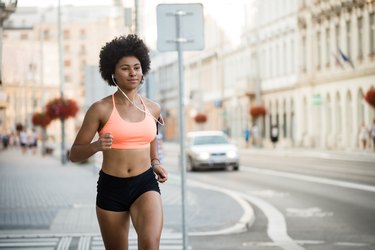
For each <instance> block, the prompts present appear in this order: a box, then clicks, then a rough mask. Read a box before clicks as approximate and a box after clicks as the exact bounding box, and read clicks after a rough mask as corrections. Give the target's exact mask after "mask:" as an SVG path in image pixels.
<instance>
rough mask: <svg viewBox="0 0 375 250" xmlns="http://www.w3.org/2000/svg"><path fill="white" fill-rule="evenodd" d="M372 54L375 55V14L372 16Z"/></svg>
mask: <svg viewBox="0 0 375 250" xmlns="http://www.w3.org/2000/svg"><path fill="white" fill-rule="evenodd" d="M370 54H372V55H373V54H375V13H371V14H370Z"/></svg>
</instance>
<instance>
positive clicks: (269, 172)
mask: <svg viewBox="0 0 375 250" xmlns="http://www.w3.org/2000/svg"><path fill="white" fill-rule="evenodd" d="M241 170H243V171H246V172H251V173H257V174H265V175H272V176H278V177H285V178H290V179H295V180H302V181H308V182H314V183H321V184H327V185H332V186H338V187H345V188H351V189H357V190H362V191H368V192H375V186H370V185H365V184H359V183H353V182H347V181H338V180H332V179H328V178H322V177H315V176H308V175H302V174H294V173H287V172H281V171H276V170H270V169H260V168H253V167H245V166H244V167H242V168H241Z"/></svg>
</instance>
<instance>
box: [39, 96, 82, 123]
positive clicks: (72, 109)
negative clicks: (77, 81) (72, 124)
mask: <svg viewBox="0 0 375 250" xmlns="http://www.w3.org/2000/svg"><path fill="white" fill-rule="evenodd" d="M78 109H79V108H78V105H77V103H76V102H75V101H74V100H71V99H62V98H61V97H59V98H55V99H53V100H51V101H49V102H48V103H47V105H46V110H47V114H48V115H49V117H51V119H61V120H65V119H67V118H69V117H74V116H75V115H76V114H77V112H78Z"/></svg>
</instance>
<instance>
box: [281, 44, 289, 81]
mask: <svg viewBox="0 0 375 250" xmlns="http://www.w3.org/2000/svg"><path fill="white" fill-rule="evenodd" d="M281 53H282V58H281V60H282V63H281V64H282V65H281V66H282V74H284V75H285V74H287V71H286V64H287V63H288V60H287V56H286V55H287V54H286V41H284V42H283V50H282V51H281Z"/></svg>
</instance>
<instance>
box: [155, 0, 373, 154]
mask: <svg viewBox="0 0 375 250" xmlns="http://www.w3.org/2000/svg"><path fill="white" fill-rule="evenodd" d="M243 6H244V10H245V11H246V13H247V18H246V22H245V25H244V29H243V35H242V41H241V44H240V45H236V46H233V45H231V44H230V43H229V42H228V39H227V37H226V34H225V31H223V30H220V29H219V28H218V26H217V25H215V22H214V21H213V20H212V19H211V18H210V17H209V16H206V17H205V42H206V45H205V46H206V48H205V50H204V51H202V52H185V63H184V68H185V84H186V88H185V90H186V92H185V104H186V111H185V115H186V122H187V130H197V129H220V130H225V131H228V133H229V134H230V135H231V137H232V139H234V140H237V141H238V143H239V144H240V143H241V142H243V139H242V138H243V131H244V130H245V128H246V126H250V125H252V124H253V123H254V120H253V119H252V117H251V116H250V115H249V109H250V107H251V106H252V105H255V104H258V103H261V104H263V105H264V106H265V107H266V109H267V114H266V116H265V117H264V118H263V119H262V121H261V123H260V125H261V128H260V129H261V134H262V137H263V145H265V146H267V145H269V144H270V139H269V138H270V130H271V126H272V125H277V126H278V127H279V131H280V136H279V138H280V140H279V146H283V147H292V146H297V147H317V148H329V149H353V148H356V147H358V146H359V144H358V131H359V127H360V125H361V124H362V123H365V124H367V125H370V124H371V121H372V119H373V118H374V117H375V113H374V110H373V109H372V108H371V107H370V106H369V105H367V103H366V102H365V101H364V99H363V95H364V94H365V93H366V91H367V90H368V89H369V88H370V87H371V86H374V85H375V61H374V60H375V58H374V50H375V14H374V9H375V3H374V1H373V0H361V1H350V0H342V1H329V0H326V1H323V0H321V1H319V0H300V1H297V0H288V1H278V0H262V1H260V0H259V1H258V0H257V1H253V2H252V3H246V2H244V3H243ZM228 18H229V17H228ZM239 25H240V24H239ZM153 63H154V65H153V71H152V74H153V75H154V77H153V78H154V80H155V81H156V82H159V83H160V96H159V98H160V101H161V104H162V107H163V108H164V109H165V113H166V116H167V125H166V128H165V129H166V131H167V133H166V138H167V139H176V138H178V129H177V128H176V127H177V126H178V124H177V121H178V107H177V104H178V102H177V100H178V99H177V98H178V71H177V69H178V68H177V56H176V53H173V52H171V53H163V54H158V53H156V54H155V58H154V59H153ZM197 112H203V113H205V114H207V116H208V121H207V123H206V124H204V125H203V126H202V125H198V124H195V123H194V120H193V119H192V117H193V116H194V115H195V114H196V113H197Z"/></svg>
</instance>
